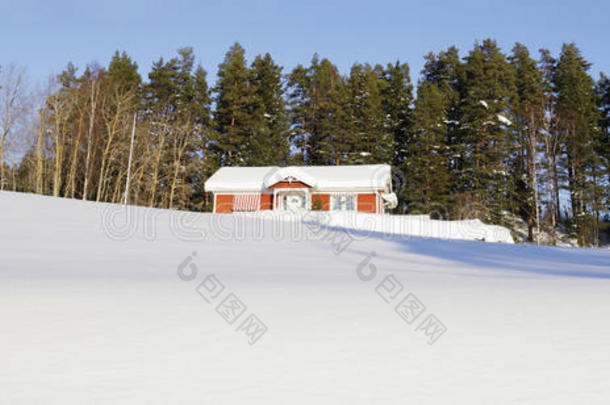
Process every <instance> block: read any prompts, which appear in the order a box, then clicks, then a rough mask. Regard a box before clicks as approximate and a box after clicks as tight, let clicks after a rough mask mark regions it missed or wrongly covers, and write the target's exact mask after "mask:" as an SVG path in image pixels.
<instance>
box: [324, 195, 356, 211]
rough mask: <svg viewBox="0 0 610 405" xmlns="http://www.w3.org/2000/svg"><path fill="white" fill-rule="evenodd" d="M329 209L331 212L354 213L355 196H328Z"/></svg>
mask: <svg viewBox="0 0 610 405" xmlns="http://www.w3.org/2000/svg"><path fill="white" fill-rule="evenodd" d="M330 209H331V210H332V211H356V196H355V195H332V196H330Z"/></svg>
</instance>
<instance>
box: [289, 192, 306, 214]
mask: <svg viewBox="0 0 610 405" xmlns="http://www.w3.org/2000/svg"><path fill="white" fill-rule="evenodd" d="M286 209H288V210H290V211H300V210H302V209H305V196H303V195H301V194H288V195H287V196H286Z"/></svg>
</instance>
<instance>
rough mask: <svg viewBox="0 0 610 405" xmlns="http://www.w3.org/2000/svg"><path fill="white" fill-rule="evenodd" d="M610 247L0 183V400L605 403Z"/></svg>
mask: <svg viewBox="0 0 610 405" xmlns="http://www.w3.org/2000/svg"><path fill="white" fill-rule="evenodd" d="M609 292H610V251H608V250H594V249H576V248H552V247H535V246H526V245H514V244H503V243H483V242H475V241H464V240H443V239H431V238H419V237H399V236H396V235H394V236H393V237H387V235H385V234H384V233H383V232H363V231H362V230H361V229H360V230H359V231H353V232H350V233H347V232H345V230H344V229H343V228H342V227H341V226H340V224H337V223H333V224H331V226H330V227H322V226H320V223H319V222H316V221H312V220H311V217H308V219H307V220H305V221H301V220H292V221H291V220H282V221H278V220H271V219H269V220H265V221H261V220H258V219H256V218H253V217H248V216H243V217H240V216H231V215H224V216H223V215H221V216H214V215H210V214H177V213H173V212H170V211H165V210H147V209H143V208H137V209H134V208H131V209H129V210H127V211H123V210H122V208H121V207H118V206H111V205H106V204H95V203H91V202H81V201H73V200H63V199H54V198H50V197H40V196H33V195H24V194H15V193H0V361H1V366H0V403H7V404H21V403H32V404H34V403H45V404H47V403H48V404H70V403H75V404H82V403H125V404H136V403H146V404H155V403H158V404H162V403H185V404H186V403H193V404H241V403H248V404H259V403H260V404H311V403H317V404H338V403H346V404H347V403H349V404H370V403H376V404H410V403H416V404H456V403H468V404H470V403H475V404H476V403H496V404H503V403H532V404H540V403H547V404H560V403H562V404H574V403H583V404H585V403H586V404H596V403H597V404H606V403H608V400H609V398H610V384H608V377H609V376H610V344H609V342H610V324H609V322H608V319H610V293H609Z"/></svg>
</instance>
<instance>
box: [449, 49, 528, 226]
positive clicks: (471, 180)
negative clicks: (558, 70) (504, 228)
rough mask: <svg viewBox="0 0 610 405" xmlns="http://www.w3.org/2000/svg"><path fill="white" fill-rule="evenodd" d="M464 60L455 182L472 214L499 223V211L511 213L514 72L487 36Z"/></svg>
mask: <svg viewBox="0 0 610 405" xmlns="http://www.w3.org/2000/svg"><path fill="white" fill-rule="evenodd" d="M466 62H467V63H466V67H465V77H464V80H465V81H464V97H463V100H462V111H463V123H462V125H461V132H462V136H461V140H460V142H461V143H462V144H463V146H464V149H465V153H466V154H465V158H464V168H463V170H461V173H460V175H461V176H460V181H461V182H463V183H462V186H463V187H464V189H465V191H466V192H467V193H468V194H469V195H470V196H471V198H472V202H473V205H472V208H470V210H471V212H472V214H474V215H477V216H478V217H480V218H481V219H485V220H488V221H491V222H492V223H499V224H502V223H503V222H502V221H503V215H502V213H503V211H504V210H512V211H513V212H514V211H516V210H515V208H514V207H512V206H511V195H512V191H513V179H512V178H511V176H510V175H509V172H508V171H509V164H510V160H511V159H512V157H513V156H514V153H515V141H514V138H513V133H512V131H510V130H509V127H510V125H511V121H512V120H511V118H510V116H511V113H510V109H509V103H510V100H511V99H512V98H513V97H514V71H513V68H512V66H511V65H510V64H509V63H508V62H507V60H506V57H505V56H504V55H503V54H502V53H501V51H500V49H499V48H498V46H497V44H496V42H495V41H493V40H490V39H487V40H485V41H483V43H482V44H477V45H475V48H474V50H472V51H471V52H470V54H469V55H468V57H467V58H466Z"/></svg>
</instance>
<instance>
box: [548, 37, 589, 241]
mask: <svg viewBox="0 0 610 405" xmlns="http://www.w3.org/2000/svg"><path fill="white" fill-rule="evenodd" d="M589 68H590V64H589V63H588V62H587V61H585V59H584V58H583V57H582V56H581V54H580V50H579V49H578V48H577V47H576V46H575V45H574V44H564V46H563V47H562V51H561V56H560V58H559V60H558V61H557V65H556V66H555V70H554V75H553V85H554V91H555V93H556V107H555V108H556V112H557V121H556V123H557V124H556V125H557V130H558V131H560V132H562V133H563V134H564V139H565V143H564V153H565V161H564V162H563V164H564V166H565V172H566V173H567V176H568V190H569V192H570V203H571V208H572V215H573V217H574V220H575V221H574V223H575V228H574V230H575V234H576V236H577V238H578V241H579V244H580V245H588V244H589V243H590V242H591V233H592V232H593V233H595V225H594V224H593V223H592V222H593V220H592V218H591V215H589V212H588V211H589V210H590V209H593V210H595V209H596V207H597V206H598V205H599V202H597V201H596V200H597V199H598V195H599V192H598V191H596V189H597V187H596V184H595V181H592V179H594V178H596V177H598V176H599V175H600V172H599V169H600V168H599V160H598V159H596V155H595V145H596V141H597V139H599V136H600V133H599V130H598V125H599V111H598V110H597V105H596V95H595V87H594V81H593V79H592V78H591V77H590V76H589V75H588V73H587V70H588V69H589ZM597 209H598V210H599V208H597Z"/></svg>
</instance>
